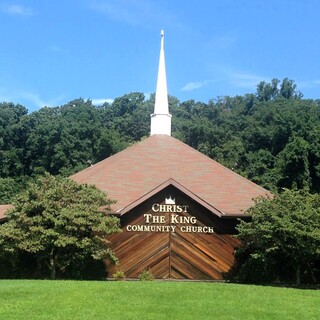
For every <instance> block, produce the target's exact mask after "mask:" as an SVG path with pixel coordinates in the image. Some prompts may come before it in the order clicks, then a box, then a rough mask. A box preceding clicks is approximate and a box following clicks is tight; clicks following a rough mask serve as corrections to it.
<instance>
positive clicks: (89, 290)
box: [0, 280, 320, 320]
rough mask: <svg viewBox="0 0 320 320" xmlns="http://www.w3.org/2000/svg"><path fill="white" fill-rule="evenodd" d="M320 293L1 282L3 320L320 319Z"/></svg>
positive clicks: (110, 283) (195, 284)
mask: <svg viewBox="0 0 320 320" xmlns="http://www.w3.org/2000/svg"><path fill="white" fill-rule="evenodd" d="M319 314H320V291H319V290H301V289H300V290H299V289H293V288H276V287H267V286H266V287H264V286H250V285H238V284H225V283H208V282H166V281H164V282H158V281H152V282H142V281H105V282H98V281H36V280H0V319H8V320H15V319H23V320H25V319H32V320H38V319H46V320H50V319H61V320H64V319H77V320H81V319H86V320H87V319H91V320H96V319H110V320H116V319H126V320H131V319H139V320H145V319H157V320H160V319H166V320H170V319H183V320H187V319H192V320H194V319H199V320H202V319H218V320H223V319H237V320H240V319H246V320H250V319H259V320H261V319H281V320H287V319H299V320H300V319H304V320H306V319H319Z"/></svg>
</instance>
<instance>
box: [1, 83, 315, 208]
mask: <svg viewBox="0 0 320 320" xmlns="http://www.w3.org/2000/svg"><path fill="white" fill-rule="evenodd" d="M169 104H170V112H171V114H172V115H173V117H172V135H173V136H174V137H176V138H178V139H179V140H181V141H183V142H185V143H187V144H188V145H190V146H192V147H193V148H195V149H197V150H199V151H201V152H202V153H204V154H206V155H208V156H209V157H211V158H213V159H215V160H217V161H218V162H220V163H222V164H223V165H225V166H227V167H229V168H230V169H232V170H234V171H235V172H238V173H239V174H241V175H242V176H244V177H247V178H248V179H250V180H252V181H254V182H256V183H258V184H259V185H261V186H263V187H265V188H267V189H269V190H272V191H278V190H281V189H282V188H289V189H307V190H308V191H309V192H311V193H319V192H320V100H311V99H303V96H302V94H301V93H300V92H299V91H297V88H296V85H295V83H294V81H292V80H289V79H287V78H286V79H284V80H282V81H279V80H277V79H273V80H272V81H271V82H270V83H266V82H261V83H259V84H258V85H257V90H256V92H255V93H251V94H246V95H243V96H235V97H228V96H226V97H220V98H217V99H215V100H210V101H209V102H207V103H204V102H198V101H194V100H189V101H183V102H180V101H179V100H178V99H176V98H175V97H172V96H170V97H169ZM153 106H154V95H152V96H151V97H150V98H148V99H146V97H145V96H144V94H142V93H130V94H126V95H124V96H122V97H119V98H116V99H115V100H114V101H113V103H112V104H108V103H105V104H103V105H102V106H94V105H93V104H92V102H91V101H90V100H83V99H76V100H73V101H70V102H69V103H67V104H65V105H62V106H57V107H51V108H48V107H44V108H42V109H40V110H38V111H35V112H32V113H28V110H27V108H26V107H25V106H22V105H19V104H13V103H10V102H2V103H0V203H10V201H11V199H12V197H13V196H14V195H15V194H16V193H18V192H19V191H20V190H22V189H23V188H24V186H25V184H26V182H27V181H29V180H30V179H34V178H35V177H37V176H39V175H43V174H44V173H45V172H49V173H50V174H52V175H62V176H68V175H70V174H72V173H74V172H76V171H79V170H81V169H83V168H85V167H87V166H89V165H90V164H91V163H96V162H98V161H100V160H102V159H104V158H106V157H108V156H110V155H112V154H115V153H117V152H119V151H120V150H122V149H124V148H125V147H127V146H128V145H130V144H133V143H134V142H136V141H139V140H141V139H144V138H145V137H147V136H148V135H149V130H150V114H151V113H152V111H153Z"/></svg>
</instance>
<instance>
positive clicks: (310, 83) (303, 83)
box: [297, 80, 320, 88]
mask: <svg viewBox="0 0 320 320" xmlns="http://www.w3.org/2000/svg"><path fill="white" fill-rule="evenodd" d="M297 84H298V87H299V88H314V87H318V86H320V80H310V81H299V82H297Z"/></svg>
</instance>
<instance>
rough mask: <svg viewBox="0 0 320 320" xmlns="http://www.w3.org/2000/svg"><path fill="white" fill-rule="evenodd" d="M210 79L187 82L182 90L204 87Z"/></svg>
mask: <svg viewBox="0 0 320 320" xmlns="http://www.w3.org/2000/svg"><path fill="white" fill-rule="evenodd" d="M207 83H208V81H195V82H189V83H187V84H186V85H185V86H184V87H183V88H182V89H181V91H192V90H196V89H199V88H202V87H204V86H205V85H206V84H207Z"/></svg>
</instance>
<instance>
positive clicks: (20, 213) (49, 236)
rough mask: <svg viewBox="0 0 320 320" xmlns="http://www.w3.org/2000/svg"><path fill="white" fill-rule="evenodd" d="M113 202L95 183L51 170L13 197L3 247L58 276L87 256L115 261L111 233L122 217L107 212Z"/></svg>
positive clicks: (1, 229)
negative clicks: (51, 172)
mask: <svg viewBox="0 0 320 320" xmlns="http://www.w3.org/2000/svg"><path fill="white" fill-rule="evenodd" d="M111 203H112V201H110V200H108V199H107V198H106V195H105V194H104V193H103V192H102V191H100V190H98V189H97V188H95V187H94V186H88V185H81V184H78V183H75V182H73V181H71V180H69V179H67V178H62V177H54V176H51V175H49V174H46V175H45V176H44V177H42V178H39V179H38V180H37V181H35V182H34V183H32V184H31V185H30V186H29V187H28V189H27V190H26V192H24V193H22V194H20V195H19V196H17V197H16V199H15V201H14V202H13V205H14V208H13V209H11V210H10V211H9V212H8V214H7V217H8V221H7V222H6V223H4V224H3V225H0V248H1V251H2V252H9V253H12V254H13V255H19V254H21V253H22V254H25V253H27V254H30V255H32V256H33V257H35V258H36V260H37V263H38V268H39V269H42V270H44V269H48V270H49V271H50V277H51V278H52V279H54V278H55V277H56V274H57V271H59V272H61V271H62V270H65V269H67V268H68V267H69V266H70V265H72V263H73V262H74V261H79V260H80V261H81V259H86V258H87V257H91V258H92V259H95V260H101V259H111V260H113V261H115V260H116V257H115V256H114V254H113V252H112V251H111V250H110V248H109V247H108V242H107V240H106V238H105V237H106V236H107V235H109V234H111V233H114V232H118V231H119V222H118V219H117V218H115V217H111V216H108V215H107V212H108V210H109V206H110V204H111Z"/></svg>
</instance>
